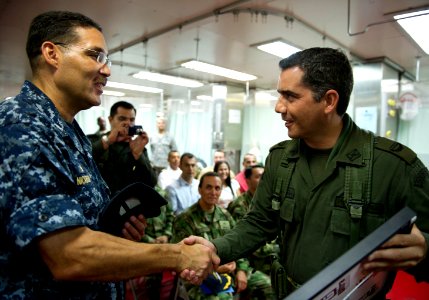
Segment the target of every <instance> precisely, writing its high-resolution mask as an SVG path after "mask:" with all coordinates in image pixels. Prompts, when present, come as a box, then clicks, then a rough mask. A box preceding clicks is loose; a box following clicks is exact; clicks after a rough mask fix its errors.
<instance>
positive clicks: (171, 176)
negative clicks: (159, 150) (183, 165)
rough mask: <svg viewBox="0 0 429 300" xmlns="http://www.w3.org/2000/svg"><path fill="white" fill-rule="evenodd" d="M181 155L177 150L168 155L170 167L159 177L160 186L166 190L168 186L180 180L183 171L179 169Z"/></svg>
mask: <svg viewBox="0 0 429 300" xmlns="http://www.w3.org/2000/svg"><path fill="white" fill-rule="evenodd" d="M179 164H180V154H179V152H178V151H177V150H171V151H170V152H169V153H168V167H167V168H166V169H164V170H162V171H161V173H160V174H159V176H158V186H159V187H160V188H161V189H163V190H165V188H166V187H167V186H169V185H170V184H172V183H173V182H174V181H175V180H177V179H179V177H180V175H181V174H182V170H181V169H180V168H179Z"/></svg>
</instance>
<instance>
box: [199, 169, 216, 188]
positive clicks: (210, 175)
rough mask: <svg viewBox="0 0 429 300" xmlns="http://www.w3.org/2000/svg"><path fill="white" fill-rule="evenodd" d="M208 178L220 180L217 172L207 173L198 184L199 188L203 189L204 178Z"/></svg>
mask: <svg viewBox="0 0 429 300" xmlns="http://www.w3.org/2000/svg"><path fill="white" fill-rule="evenodd" d="M206 177H217V178H220V176H219V174H218V173H216V172H207V173H204V175H203V176H201V178H200V182H199V183H198V187H199V188H201V187H202V186H203V182H204V178H206Z"/></svg>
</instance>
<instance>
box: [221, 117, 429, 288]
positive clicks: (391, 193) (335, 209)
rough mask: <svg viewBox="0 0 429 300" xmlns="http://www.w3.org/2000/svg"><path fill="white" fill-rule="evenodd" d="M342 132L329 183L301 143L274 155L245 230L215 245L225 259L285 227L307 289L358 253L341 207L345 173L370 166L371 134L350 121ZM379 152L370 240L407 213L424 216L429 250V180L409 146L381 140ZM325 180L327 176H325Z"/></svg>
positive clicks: (424, 265) (367, 216)
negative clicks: (285, 181)
mask: <svg viewBox="0 0 429 300" xmlns="http://www.w3.org/2000/svg"><path fill="white" fill-rule="evenodd" d="M343 122H344V126H343V130H342V133H341V135H340V137H339V139H338V141H337V143H336V145H335V146H334V148H333V149H332V151H331V154H330V157H329V159H328V161H327V164H326V167H325V170H324V174H323V176H319V180H318V181H315V180H313V178H312V176H311V173H310V170H309V166H308V162H307V158H306V157H305V153H304V152H303V151H302V149H301V148H302V147H301V146H300V143H302V141H299V140H298V141H297V142H296V141H295V143H294V144H295V146H294V147H288V148H287V152H286V153H285V149H286V144H287V143H291V141H285V142H282V143H279V144H277V145H276V146H274V147H272V148H271V151H270V154H269V156H268V157H267V159H266V167H265V172H264V175H263V177H262V179H261V181H260V183H259V185H258V189H257V191H256V193H255V196H254V199H253V207H252V209H251V211H250V212H249V213H248V214H247V215H246V216H245V217H244V218H243V219H242V220H241V221H240V222H239V223H238V224H237V226H236V227H235V228H234V229H233V230H231V231H230V232H228V234H226V235H225V236H223V237H220V238H217V239H215V240H214V241H213V243H214V244H215V246H216V248H217V252H218V254H219V256H220V257H221V259H222V260H234V259H237V258H239V257H243V256H246V255H248V254H249V253H251V252H253V251H254V250H255V249H257V248H258V247H259V246H261V245H262V244H264V243H265V241H267V240H272V239H274V238H275V237H276V235H277V234H278V233H279V229H280V228H285V227H286V226H287V227H288V228H289V231H288V233H287V234H286V236H285V238H284V239H283V241H282V242H283V247H284V250H285V253H286V254H285V257H283V259H282V264H284V265H285V268H286V271H287V273H288V275H289V276H290V277H291V278H293V279H294V280H295V281H296V282H297V283H299V284H302V283H304V282H306V281H307V280H308V279H310V278H311V277H312V276H314V275H315V274H316V273H318V272H319V271H320V270H322V269H323V268H324V267H325V266H327V265H328V264H329V263H331V262H332V261H334V260H335V259H336V258H338V257H339V256H341V255H342V254H343V253H344V252H346V251H347V250H348V249H349V248H350V245H349V243H350V224H351V218H350V215H349V212H348V210H347V209H346V208H345V207H342V206H341V205H338V203H341V202H342V201H339V200H341V199H343V197H344V182H345V166H346V165H352V166H353V165H356V166H361V165H362V164H363V160H362V152H363V150H362V149H363V146H362V145H363V138H362V136H363V131H362V130H361V129H360V128H358V127H357V126H356V125H355V124H354V122H353V121H352V120H351V119H350V117H349V116H348V115H345V116H344V118H343ZM376 141H377V142H376V143H375V147H374V153H373V154H374V158H373V175H372V191H371V201H370V203H369V204H367V205H365V207H364V213H363V217H362V221H361V228H360V238H361V239H362V238H363V237H365V236H366V235H368V234H369V233H371V232H372V231H373V230H374V229H376V228H377V227H378V226H379V225H381V224H382V223H383V222H385V221H386V220H387V219H388V218H390V217H391V216H393V215H394V214H395V213H396V212H398V211H399V210H400V209H401V208H403V207H404V206H406V205H407V206H409V207H410V208H411V209H413V210H414V211H416V212H417V221H416V224H417V226H418V227H419V229H420V230H421V231H422V232H423V235H424V236H425V238H426V242H427V244H428V245H429V234H428V233H429V173H428V170H427V168H426V167H425V166H424V165H423V163H422V162H421V161H420V160H419V159H418V158H417V157H416V155H415V154H414V152H412V151H411V150H410V149H408V148H407V147H405V146H403V145H401V144H399V143H396V142H393V141H390V140H387V139H385V138H377V139H376ZM284 153H285V155H286V157H287V159H288V160H289V161H292V160H295V161H296V164H295V170H294V172H293V174H292V177H291V182H290V185H289V189H288V191H287V193H286V198H285V199H282V200H281V206H280V210H279V211H276V210H273V208H272V202H271V201H272V198H273V191H274V183H275V179H276V177H277V175H278V173H277V172H278V168H279V165H280V161H281V159H282V156H283V154H284ZM318 174H320V172H319V173H318ZM428 269H429V263H428V258H426V259H425V260H424V261H423V262H421V263H420V264H419V266H418V267H417V268H415V269H414V270H412V271H414V272H415V274H417V275H418V276H416V278H417V279H419V278H420V279H423V278H425V279H426V280H427V279H428V277H429V275H428V273H429V272H427V270H428Z"/></svg>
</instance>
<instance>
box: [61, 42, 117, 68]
mask: <svg viewBox="0 0 429 300" xmlns="http://www.w3.org/2000/svg"><path fill="white" fill-rule="evenodd" d="M54 44H55V45H58V46H62V47H65V48H68V47H75V48H79V49H82V50H85V51H88V52H91V53H93V55H90V56H92V57H94V58H95V60H96V61H97V62H98V63H100V64H102V65H107V67H108V68H110V67H111V66H112V61H111V60H110V58H109V57H108V56H107V54H106V53H104V52H102V51H97V50H94V49H88V48H84V47H80V46H77V45H69V44H64V43H54Z"/></svg>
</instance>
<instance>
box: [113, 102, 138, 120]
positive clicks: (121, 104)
mask: <svg viewBox="0 0 429 300" xmlns="http://www.w3.org/2000/svg"><path fill="white" fill-rule="evenodd" d="M119 107H123V108H125V109H132V110H134V113H135V114H137V111H136V108H135V107H134V106H133V105H132V104H131V103H129V102H126V101H118V102H116V103H115V104H113V105H112V107H111V108H110V116H111V117H112V118H113V117H114V116H115V115H116V114H117V113H118V108H119Z"/></svg>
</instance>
